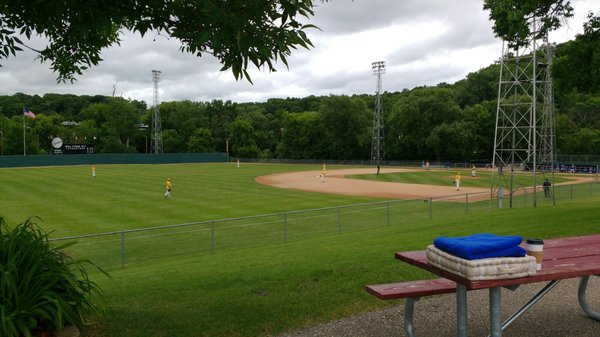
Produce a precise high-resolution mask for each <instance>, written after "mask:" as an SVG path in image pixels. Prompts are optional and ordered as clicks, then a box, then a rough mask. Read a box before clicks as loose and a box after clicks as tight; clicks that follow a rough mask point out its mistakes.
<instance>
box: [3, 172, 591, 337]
mask: <svg viewBox="0 0 600 337" xmlns="http://www.w3.org/2000/svg"><path fill="white" fill-rule="evenodd" d="M342 169H343V170H346V169H352V171H348V172H344V171H343V170H342ZM355 169H356V168H346V167H334V166H331V167H328V171H327V175H326V180H325V182H324V183H321V182H320V180H319V178H318V177H317V175H318V174H319V171H320V167H315V166H310V165H263V164H242V165H241V167H239V168H237V167H235V165H234V164H224V163H221V164H180V165H105V166H104V165H102V166H97V167H96V176H95V177H92V175H91V168H90V167H87V166H86V167H84V166H68V167H40V168H19V169H0V186H2V199H1V201H0V216H2V217H4V218H5V220H6V221H7V222H8V224H9V225H11V224H16V223H18V222H21V221H23V220H24V219H26V218H28V217H30V216H37V217H39V218H40V219H39V220H36V222H38V224H39V225H40V226H41V227H42V228H44V229H45V230H46V231H48V232H51V234H50V236H51V237H52V238H59V237H65V236H81V235H88V234H98V233H107V232H118V231H121V230H135V229H143V228H149V227H160V226H168V225H174V224H186V223H195V222H205V221H207V222H208V223H210V221H211V220H218V219H227V218H237V217H248V216H258V215H261V214H279V213H281V212H293V211H297V210H307V209H316V208H327V207H337V206H341V205H352V204H364V203H370V202H376V201H382V200H391V199H395V198H400V197H401V196H404V197H407V196H411V197H414V196H421V197H422V196H424V195H426V194H416V193H417V192H415V191H412V190H410V191H409V186H408V185H406V186H404V185H401V183H399V182H389V181H387V182H385V181H384V182H381V181H380V182H368V183H369V184H370V185H371V187H370V189H369V188H367V187H365V189H364V190H362V189H359V188H357V187H356V186H355V187H348V185H351V184H353V183H361V184H362V183H364V181H365V180H364V178H363V179H350V176H352V175H355V174H365V173H368V172H364V171H355ZM288 173H289V174H290V175H287V174H288ZM384 173H386V174H390V176H388V178H389V179H388V180H395V181H400V180H402V179H404V178H402V175H403V174H407V175H408V176H411V175H412V176H413V177H412V178H406V179H408V181H405V182H403V183H402V184H413V183H414V182H415V180H418V179H423V176H424V175H426V174H432V175H433V172H418V170H400V171H397V170H391V169H389V171H388V169H386V170H385V171H384ZM435 174H436V175H440V176H441V178H435V179H433V178H431V179H430V180H431V181H436V180H437V181H441V182H444V183H443V184H445V186H440V185H438V187H441V188H443V191H441V192H439V193H440V194H439V195H445V193H450V192H453V193H456V192H457V191H455V189H454V188H453V187H452V185H451V180H450V179H451V178H448V176H451V174H449V173H447V172H441V173H435ZM481 174H482V175H481V178H482V180H483V179H484V175H483V173H481ZM294 175H301V176H303V177H304V178H303V179H305V180H302V179H301V178H294ZM463 175H468V172H466V171H465V172H464V173H463ZM383 176H385V175H383ZM392 176H395V177H392ZM390 177H392V178H390ZM419 177H420V178H419ZM167 178H170V179H171V181H172V183H173V190H172V197H171V198H165V197H164V195H163V194H164V189H165V181H166V179H167ZM278 179H279V180H278ZM376 179H377V178H376ZM561 179H564V181H565V182H567V181H568V180H570V179H569V177H564V178H561ZM586 179H594V178H593V177H586ZM278 181H279V182H278ZM441 182H440V183H439V184H442V183H441ZM380 183H381V184H395V185H390V186H391V187H384V185H380ZM285 184H296V185H295V186H283V185H285ZM415 185H421V186H420V188H417V187H419V186H417V187H415V188H416V190H417V191H419V193H421V191H427V189H429V188H431V189H432V190H435V188H434V187H432V186H427V187H426V186H423V184H415ZM469 185H470V184H469V181H468V179H465V181H464V189H463V188H461V191H460V193H470V192H467V191H471V189H474V190H473V191H481V190H485V187H483V186H477V185H473V186H469ZM309 186H312V187H311V188H308V187H309ZM336 186H337V187H336ZM386 186H387V185H386ZM392 187H395V189H394V188H392ZM413 187H414V186H413ZM387 188H390V189H391V190H389V191H387V190H386V189H387ZM384 190H386V191H387V192H385V191H384ZM393 190H399V191H400V192H399V194H398V196H395V195H392V194H390V193H392V192H393ZM352 191H354V193H352ZM360 191H362V192H360ZM373 191H380V192H381V191H384V192H382V193H380V194H377V193H375V192H373ZM423 193H425V192H423ZM427 193H430V195H431V193H432V192H427ZM599 200H600V193H599V192H596V193H589V195H588V192H587V190H586V192H585V197H584V194H583V193H582V196H581V197H578V198H576V200H575V201H570V200H564V201H562V202H560V203H557V205H556V206H552V204H551V203H547V202H546V203H542V204H540V206H539V207H537V208H515V209H508V208H505V209H489V208H487V207H485V205H487V204H485V205H483V206H481V207H478V208H476V209H478V211H476V212H473V211H472V212H469V213H468V214H465V213H464V212H456V211H455V209H456V207H455V206H448V207H449V208H448V209H449V212H450V213H448V214H444V213H442V212H443V211H444V209H443V208H442V209H441V210H440V211H439V212H440V213H439V214H438V216H436V217H434V218H433V219H429V218H428V217H425V216H422V215H412V214H411V213H409V212H406V214H404V216H402V221H400V220H396V219H399V218H400V216H399V217H395V218H392V221H391V223H390V224H389V225H372V226H363V227H359V228H357V229H356V230H353V231H342V232H339V231H332V232H324V233H319V234H318V235H308V234H307V235H303V236H301V239H296V240H289V241H287V242H284V241H282V240H265V241H264V242H262V241H260V240H259V239H258V238H261V237H263V236H264V235H267V234H265V233H266V232H265V231H263V229H261V228H263V227H269V226H271V224H268V223H261V224H253V226H237V227H236V229H235V231H233V230H232V232H231V233H232V235H233V234H235V235H233V236H234V237H235V241H234V242H232V243H231V245H230V246H229V248H227V249H220V250H216V251H215V252H214V253H213V254H211V253H210V252H209V251H207V250H206V249H200V248H199V249H198V250H197V251H196V252H194V250H193V249H192V250H187V251H186V252H185V253H177V252H178V248H179V246H182V245H184V244H185V245H188V246H190V247H192V248H193V247H194V244H195V242H194V238H195V237H194V235H193V233H191V232H189V231H183V232H177V233H174V232H173V230H168V231H156V232H152V233H151V234H149V233H145V234H144V237H143V238H142V237H141V236H139V237H138V238H139V240H140V241H141V240H144V243H145V247H144V249H143V250H142V249H140V252H147V257H148V258H146V259H144V260H143V263H142V262H141V260H140V262H139V263H136V261H135V260H134V261H130V262H129V263H128V265H127V267H126V268H125V269H124V270H121V269H120V268H119V264H118V263H117V264H115V265H112V264H106V265H107V266H108V267H107V268H106V269H107V270H108V271H109V273H110V274H111V278H108V277H106V276H104V275H103V274H101V273H97V272H93V271H92V277H93V278H94V279H95V280H96V281H97V282H98V283H99V284H100V286H101V287H102V289H103V290H104V292H105V294H106V297H105V307H106V315H104V316H103V317H99V318H98V320H97V321H96V322H94V323H93V324H92V325H90V326H89V328H88V329H87V330H86V331H84V335H85V336H182V337H186V336H273V335H278V334H281V333H283V332H286V331H291V330H294V329H298V328H301V327H303V326H307V325H312V324H316V323H319V322H326V321H330V320H333V319H337V318H340V317H345V316H348V315H352V314H356V313H360V312H365V311H369V310H376V309H378V308H381V307H382V306H386V305H390V304H389V303H381V302H380V301H377V300H375V299H374V298H371V296H369V295H367V294H366V292H365V291H364V290H363V287H364V285H365V284H372V283H384V282H392V281H402V280H411V279H418V278H425V277H428V276H427V275H426V274H424V272H419V271H417V270H413V269H412V268H409V267H407V266H404V265H403V264H399V263H397V262H396V261H394V258H393V253H394V252H395V251H398V250H411V249H422V248H424V247H425V246H426V245H427V244H428V243H430V242H431V241H432V240H433V239H434V238H435V237H437V236H440V235H447V236H458V235H468V234H472V233H474V232H493V233H496V234H518V235H522V236H524V237H526V236H536V237H542V238H550V237H556V236H569V235H581V234H590V233H597V232H598V220H597V219H599V218H600V210H598V207H597V206H596V205H597V202H598V201H599ZM421 203H422V200H421ZM415 207H416V206H415ZM419 207H420V206H419ZM318 223H319V222H318V219H313V220H312V223H311V226H312V227H310V228H311V230H313V229H314V226H318ZM259 225H260V226H259ZM276 226H279V224H277V225H276ZM307 233H308V232H307ZM220 235H226V232H225V233H223V234H220ZM173 236H177V237H179V239H177V240H170V238H171V237H173ZM190 238H191V239H190ZM100 240H101V239H95V240H94V241H93V243H94V244H90V241H89V240H87V239H78V240H77V241H80V243H79V244H77V245H75V246H74V248H75V247H78V246H79V248H77V249H76V250H75V251H74V254H76V255H81V256H82V257H87V258H90V259H91V260H92V261H94V262H98V264H100V265H102V266H104V265H105V262H106V261H104V259H108V258H110V255H111V254H115V255H116V256H114V258H115V259H116V260H117V261H118V260H119V254H120V253H119V248H120V245H119V240H118V238H117V239H114V238H111V239H110V240H112V241H116V243H115V242H101V244H96V243H98V241H100ZM254 240H256V241H259V243H260V244H247V243H248V241H254ZM113 245H114V246H116V249H114V252H113V251H111V249H113V248H107V247H113ZM198 246H200V244H198ZM134 249H135V248H134ZM153 256H157V257H160V258H156V259H154V258H153Z"/></svg>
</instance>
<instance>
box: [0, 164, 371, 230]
mask: <svg viewBox="0 0 600 337" xmlns="http://www.w3.org/2000/svg"><path fill="white" fill-rule="evenodd" d="M309 169H314V170H320V165H316V166H309V165H254V164H243V165H242V166H241V167H240V168H236V167H235V165H234V164H227V163H217V164H179V165H98V166H96V173H97V175H96V177H92V175H91V167H90V166H62V167H35V168H19V169H0V186H2V194H3V198H2V201H0V209H1V210H2V211H1V212H2V213H4V214H3V215H4V217H5V219H6V220H7V222H9V223H17V222H20V221H22V220H23V219H26V218H27V217H30V216H32V215H35V216H39V217H41V218H42V219H43V220H44V221H43V225H45V226H47V229H49V230H50V229H51V230H53V231H55V232H54V233H53V235H52V236H53V237H60V236H71V235H82V234H90V233H102V232H110V231H117V230H124V229H136V228H146V227H154V226H164V225H172V224H179V223H188V222H197V221H205V220H214V219H223V218H231V217H241V216H250V215H257V214H267V213H275V212H282V211H290V210H298V209H307V208H316V207H325V206H332V205H344V204H352V203H356V202H367V201H373V200H376V199H373V198H362V197H348V196H333V195H326V194H320V193H310V192H299V191H287V190H284V189H278V188H272V187H268V186H264V185H261V184H258V183H257V182H255V181H254V179H255V178H256V177H257V176H260V175H264V174H269V173H274V172H285V171H300V170H309ZM167 178H171V180H172V182H173V193H172V195H173V197H172V198H171V199H165V198H164V197H163V193H164V191H165V187H164V186H165V180H166V179H167ZM315 179H317V178H315ZM8 210H9V211H8Z"/></svg>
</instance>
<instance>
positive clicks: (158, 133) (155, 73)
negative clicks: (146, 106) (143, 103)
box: [150, 70, 163, 154]
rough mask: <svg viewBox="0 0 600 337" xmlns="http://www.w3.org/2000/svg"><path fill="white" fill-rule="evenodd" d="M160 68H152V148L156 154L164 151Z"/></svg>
mask: <svg viewBox="0 0 600 337" xmlns="http://www.w3.org/2000/svg"><path fill="white" fill-rule="evenodd" d="M161 73H162V72H161V71H160V70H152V81H153V82H154V113H153V114H152V135H151V137H150V138H151V141H152V150H151V152H154V153H156V154H162V153H163V139H162V126H161V122H160V104H159V102H158V82H159V81H160V74H161Z"/></svg>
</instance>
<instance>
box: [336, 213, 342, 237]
mask: <svg viewBox="0 0 600 337" xmlns="http://www.w3.org/2000/svg"><path fill="white" fill-rule="evenodd" d="M337 213H338V233H341V232H342V214H341V211H340V208H339V207H338V208H337Z"/></svg>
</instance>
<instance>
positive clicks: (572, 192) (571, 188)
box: [569, 185, 573, 201]
mask: <svg viewBox="0 0 600 337" xmlns="http://www.w3.org/2000/svg"><path fill="white" fill-rule="evenodd" d="M569 186H571V201H573V185H569Z"/></svg>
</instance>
